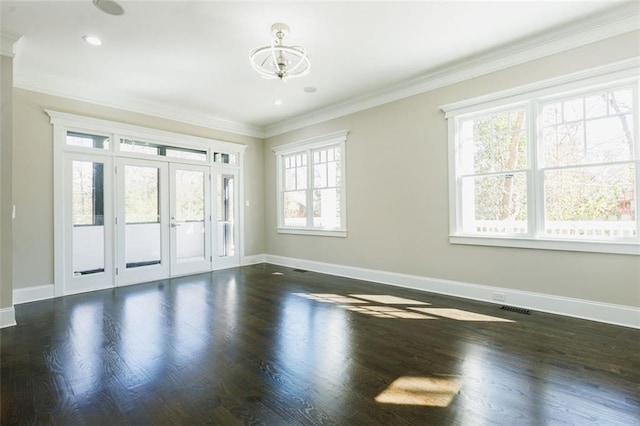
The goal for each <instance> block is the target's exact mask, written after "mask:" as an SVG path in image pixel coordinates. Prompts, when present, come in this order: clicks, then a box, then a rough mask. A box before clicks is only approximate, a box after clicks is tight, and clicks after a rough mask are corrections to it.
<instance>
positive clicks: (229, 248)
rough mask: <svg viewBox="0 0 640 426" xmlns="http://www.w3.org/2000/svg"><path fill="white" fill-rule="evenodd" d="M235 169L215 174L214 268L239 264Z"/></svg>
mask: <svg viewBox="0 0 640 426" xmlns="http://www.w3.org/2000/svg"><path fill="white" fill-rule="evenodd" d="M236 175H237V174H236V172H235V171H225V172H217V173H216V174H215V195H214V196H215V199H216V203H215V209H216V214H215V216H216V226H215V228H214V233H215V249H214V253H215V254H214V267H215V268H216V269H220V268H228V267H233V266H238V265H239V258H240V257H239V255H238V250H237V248H236V242H237V240H238V229H237V226H236V224H237V223H238V220H237V213H238V212H237V203H238V197H237V181H238V179H237V177H236Z"/></svg>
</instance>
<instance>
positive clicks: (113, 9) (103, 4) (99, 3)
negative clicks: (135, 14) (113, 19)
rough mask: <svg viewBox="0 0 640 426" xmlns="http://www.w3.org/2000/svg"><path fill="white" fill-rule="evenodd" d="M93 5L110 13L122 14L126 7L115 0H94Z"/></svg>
mask: <svg viewBox="0 0 640 426" xmlns="http://www.w3.org/2000/svg"><path fill="white" fill-rule="evenodd" d="M93 5H94V6H95V7H97V8H98V9H100V10H101V11H103V12H104V13H108V14H109V15H115V16H118V15H122V14H123V13H124V9H123V8H122V6H120V5H119V4H118V3H116V2H115V1H113V0H93Z"/></svg>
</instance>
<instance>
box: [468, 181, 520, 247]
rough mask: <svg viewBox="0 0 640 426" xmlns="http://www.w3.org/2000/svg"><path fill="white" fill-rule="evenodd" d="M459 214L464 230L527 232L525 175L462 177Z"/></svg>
mask: <svg viewBox="0 0 640 426" xmlns="http://www.w3.org/2000/svg"><path fill="white" fill-rule="evenodd" d="M462 215H463V229H464V232H465V233H471V234H522V233H527V232H528V231H527V178H526V174H525V173H514V174H504V175H493V176H479V177H475V176H474V177H466V178H463V180H462Z"/></svg>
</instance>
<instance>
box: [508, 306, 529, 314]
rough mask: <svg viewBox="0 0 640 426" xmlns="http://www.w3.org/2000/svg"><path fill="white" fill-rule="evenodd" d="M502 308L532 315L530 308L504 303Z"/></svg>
mask: <svg viewBox="0 0 640 426" xmlns="http://www.w3.org/2000/svg"><path fill="white" fill-rule="evenodd" d="M500 309H502V310H503V311H511V312H517V313H519V314H525V315H531V311H530V310H529V309H523V308H516V307H515V306H507V305H502V306H501V307H500Z"/></svg>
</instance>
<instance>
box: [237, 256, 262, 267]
mask: <svg viewBox="0 0 640 426" xmlns="http://www.w3.org/2000/svg"><path fill="white" fill-rule="evenodd" d="M265 258H266V255H264V254H254V255H251V256H245V257H243V258H242V266H246V265H257V264H258V263H265V262H266V260H265Z"/></svg>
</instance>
